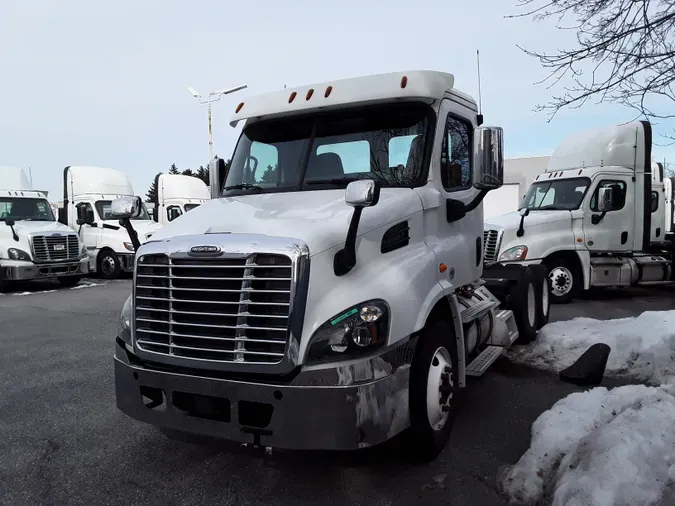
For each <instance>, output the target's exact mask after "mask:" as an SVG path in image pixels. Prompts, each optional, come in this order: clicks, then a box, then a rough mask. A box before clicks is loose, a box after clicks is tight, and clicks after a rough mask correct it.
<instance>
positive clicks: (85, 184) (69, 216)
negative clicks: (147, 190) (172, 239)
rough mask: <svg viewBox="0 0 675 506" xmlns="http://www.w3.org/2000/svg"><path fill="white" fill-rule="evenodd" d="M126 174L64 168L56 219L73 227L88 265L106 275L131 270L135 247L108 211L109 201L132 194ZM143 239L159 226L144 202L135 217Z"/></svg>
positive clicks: (92, 169)
mask: <svg viewBox="0 0 675 506" xmlns="http://www.w3.org/2000/svg"><path fill="white" fill-rule="evenodd" d="M133 195H134V189H133V187H132V185H131V181H130V180H129V176H128V175H127V174H126V173H125V172H122V171H120V170H117V169H111V168H103V167H92V166H68V167H66V168H65V169H64V170H63V207H62V208H60V209H59V221H60V222H61V223H63V224H64V225H68V226H69V227H71V228H72V229H74V230H76V231H77V232H78V234H79V236H80V238H81V240H82V242H83V243H84V244H85V246H86V248H87V251H88V254H89V268H90V271H91V272H93V273H97V274H99V275H100V276H101V277H103V278H105V279H113V278H118V277H119V276H120V273H122V272H130V271H132V270H133V265H134V264H133V260H134V247H133V245H132V244H131V242H130V240H129V236H128V234H127V231H126V230H125V229H124V228H123V227H121V226H120V224H119V223H118V221H119V220H117V219H115V218H112V217H111V215H110V205H111V202H112V201H113V200H114V199H116V198H118V197H122V196H133ZM134 227H135V229H136V232H137V233H138V235H139V236H140V237H141V239H142V241H141V242H143V241H145V240H147V239H149V238H150V237H151V236H152V234H153V233H154V232H156V231H157V230H159V229H160V228H161V226H160V225H158V224H157V223H155V222H153V221H152V220H151V219H150V216H149V215H148V211H147V209H146V208H145V206H142V209H141V213H140V214H139V215H138V216H137V217H136V218H135V219H134Z"/></svg>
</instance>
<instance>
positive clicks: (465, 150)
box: [441, 115, 472, 191]
mask: <svg viewBox="0 0 675 506" xmlns="http://www.w3.org/2000/svg"><path fill="white" fill-rule="evenodd" d="M471 133H472V128H471V125H470V124H469V123H466V122H464V121H462V120H460V119H457V118H455V117H453V116H450V115H448V119H447V121H446V122H445V135H444V136H443V147H442V151H441V182H442V183H443V188H445V189H446V190H447V191H457V190H464V189H466V188H470V187H471Z"/></svg>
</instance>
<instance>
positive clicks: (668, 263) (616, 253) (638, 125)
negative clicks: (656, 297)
mask: <svg viewBox="0 0 675 506" xmlns="http://www.w3.org/2000/svg"><path fill="white" fill-rule="evenodd" d="M651 151H652V129H651V125H650V123H649V122H646V121H639V122H631V123H627V124H623V125H619V126H610V127H603V128H598V129H594V130H589V131H585V132H581V133H579V134H575V135H572V136H570V137H568V138H567V139H565V140H564V141H563V142H562V143H561V144H560V145H559V146H558V147H557V148H556V150H555V151H554V153H553V155H552V156H551V158H550V160H549V164H548V168H547V169H546V171H545V172H543V173H541V174H539V175H538V176H537V178H536V180H535V181H534V183H533V184H532V185H531V186H530V188H529V189H528V192H527V194H526V196H525V198H524V199H523V201H522V203H521V209H520V210H519V211H516V212H512V213H508V214H505V215H503V216H498V217H493V218H490V219H487V220H486V223H485V232H484V233H485V243H486V247H485V259H484V260H485V263H486V264H489V263H491V262H502V263H508V264H511V265H515V264H518V265H533V264H542V265H544V266H545V267H546V270H547V272H548V273H549V275H550V279H551V295H552V301H553V302H557V303H565V302H568V301H570V300H572V299H573V298H575V297H576V296H578V295H579V294H580V292H582V291H583V290H588V289H590V288H591V287H607V286H619V287H620V286H632V285H652V284H666V283H671V282H672V279H673V278H672V272H673V270H672V263H673V257H672V253H671V251H672V250H673V249H674V248H673V241H672V238H673V233H674V232H675V230H673V219H672V218H673V204H672V196H673V195H672V186H673V185H672V180H671V179H670V178H665V177H664V173H663V166H662V165H661V164H658V163H655V162H653V160H652V152H651Z"/></svg>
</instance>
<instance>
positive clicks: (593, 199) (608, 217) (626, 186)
mask: <svg viewBox="0 0 675 506" xmlns="http://www.w3.org/2000/svg"><path fill="white" fill-rule="evenodd" d="M601 188H610V189H612V193H613V196H614V198H613V202H612V208H611V210H609V211H604V212H600V211H599V210H598V194H599V191H600V189H601ZM589 194H590V198H586V199H585V200H584V204H583V209H584V218H583V229H584V237H585V239H586V247H587V248H588V250H589V251H590V252H591V253H593V252H598V253H599V252H629V251H632V250H633V240H634V234H635V232H634V230H635V223H634V221H635V196H634V192H633V182H632V178H631V176H629V175H626V174H611V173H607V174H599V175H598V176H597V177H596V178H595V180H594V182H593V185H592V186H591V191H590V193H589Z"/></svg>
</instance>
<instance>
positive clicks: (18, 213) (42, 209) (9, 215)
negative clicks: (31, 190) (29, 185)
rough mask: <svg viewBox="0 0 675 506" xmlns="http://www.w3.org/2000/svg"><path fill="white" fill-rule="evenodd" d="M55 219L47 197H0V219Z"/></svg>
mask: <svg viewBox="0 0 675 506" xmlns="http://www.w3.org/2000/svg"><path fill="white" fill-rule="evenodd" d="M7 220H14V221H20V220H27V221H54V213H53V212H52V208H51V206H50V205H49V202H47V200H45V199H30V198H17V197H0V221H7Z"/></svg>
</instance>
